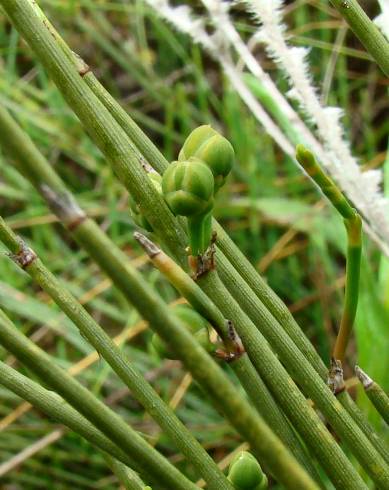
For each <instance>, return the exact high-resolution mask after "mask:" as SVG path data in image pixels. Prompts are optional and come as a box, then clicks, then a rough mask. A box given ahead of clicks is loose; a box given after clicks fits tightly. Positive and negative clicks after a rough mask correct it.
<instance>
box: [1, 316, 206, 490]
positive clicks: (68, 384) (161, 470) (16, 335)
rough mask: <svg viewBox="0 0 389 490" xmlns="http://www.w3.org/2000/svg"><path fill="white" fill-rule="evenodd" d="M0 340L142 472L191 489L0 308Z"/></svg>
mask: <svg viewBox="0 0 389 490" xmlns="http://www.w3.org/2000/svg"><path fill="white" fill-rule="evenodd" d="M0 326H1V328H0V343H1V344H2V345H3V346H4V347H5V348H6V349H7V350H9V351H10V352H12V354H13V355H14V356H15V357H16V358H17V359H18V360H19V361H20V362H22V363H23V364H25V365H26V366H27V367H29V368H30V369H31V370H32V371H34V372H35V373H36V374H37V375H38V376H39V377H40V378H41V379H44V380H45V383H47V385H48V386H50V387H51V388H52V389H54V390H55V391H57V392H58V393H59V394H60V395H61V396H63V397H64V398H65V400H66V401H67V402H68V403H69V404H70V405H72V406H73V407H74V408H75V409H76V410H78V411H79V412H80V413H81V414H82V415H83V416H84V417H85V418H87V419H88V420H89V421H90V422H91V423H92V424H93V425H94V426H96V427H98V428H99V430H101V432H103V434H105V436H106V437H108V438H109V439H110V440H111V441H112V442H114V443H115V444H116V445H117V446H118V447H119V448H120V449H121V450H123V451H124V452H125V453H128V455H129V456H130V458H131V460H134V461H136V462H137V464H139V466H140V467H142V468H143V474H148V473H150V475H153V479H155V480H156V481H161V482H164V484H165V485H166V486H167V488H174V489H181V490H187V489H189V488H190V489H193V490H194V489H195V488H197V487H196V486H195V485H194V484H192V483H191V482H190V481H189V480H188V479H187V478H186V477H185V476H184V475H182V474H181V473H180V472H179V471H178V470H177V469H176V468H175V467H174V466H172V465H171V464H170V463H169V462H168V461H167V460H166V459H165V458H164V457H163V456H161V455H160V454H159V453H158V452H157V451H156V450H155V449H153V448H152V447H151V446H150V445H149V444H148V443H147V442H145V441H144V440H143V439H142V437H140V436H139V435H138V433H137V432H135V431H134V430H133V429H132V428H131V427H130V426H129V425H128V424H127V423H126V422H124V421H123V420H122V419H121V418H120V417H119V416H117V415H116V414H115V413H114V412H113V411H112V410H110V409H109V408H108V407H107V406H106V405H104V404H103V403H102V402H101V401H99V400H98V399H97V398H96V397H95V396H94V395H93V394H92V393H91V392H90V391H89V390H87V389H86V388H85V387H84V386H83V385H82V384H81V383H79V382H78V381H76V380H75V379H74V378H72V377H71V376H70V375H69V374H68V373H66V371H64V370H63V369H61V368H60V367H58V366H57V365H56V364H55V363H54V362H53V361H52V359H51V357H50V356H49V355H47V354H46V353H45V352H44V351H43V350H42V349H40V348H39V347H37V346H36V345H35V344H34V343H33V342H31V341H30V340H29V339H28V338H27V337H25V336H24V335H23V334H21V333H20V332H19V330H18V329H17V328H16V327H15V325H13V323H12V322H11V320H10V319H9V318H8V317H7V316H6V315H5V314H4V312H3V311H2V310H0Z"/></svg>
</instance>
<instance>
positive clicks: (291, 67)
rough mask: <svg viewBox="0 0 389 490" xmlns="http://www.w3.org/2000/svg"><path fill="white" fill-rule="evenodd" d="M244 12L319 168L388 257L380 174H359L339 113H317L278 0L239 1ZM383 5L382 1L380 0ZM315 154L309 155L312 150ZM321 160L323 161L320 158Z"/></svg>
mask: <svg viewBox="0 0 389 490" xmlns="http://www.w3.org/2000/svg"><path fill="white" fill-rule="evenodd" d="M239 1H240V3H243V4H244V5H245V6H247V8H248V10H249V11H250V12H251V13H252V14H253V16H254V19H255V21H256V22H257V23H258V24H259V25H260V27H259V29H258V32H257V34H256V37H257V38H258V40H259V41H261V42H262V43H264V44H265V46H266V49H267V52H268V54H269V55H270V56H271V57H272V58H273V59H274V61H275V62H276V63H277V64H278V65H279V66H280V67H281V68H282V70H283V71H284V72H285V73H286V74H287V76H288V79H289V82H290V85H291V90H290V92H289V95H290V96H293V97H295V98H296V99H297V100H298V102H299V103H300V105H301V107H302V108H303V109H304V111H305V113H306V114H307V116H308V117H309V118H310V120H311V121H312V122H313V123H314V124H315V125H316V127H317V132H318V135H319V136H320V138H321V141H322V142H323V145H324V147H325V150H326V157H325V156H324V155H318V157H319V159H320V160H321V163H322V164H323V166H324V167H325V168H326V169H327V170H328V172H329V173H330V174H331V175H332V176H333V178H334V179H335V181H336V182H337V183H338V184H339V186H340V187H341V188H342V190H343V191H344V192H345V193H346V195H347V196H348V197H349V198H350V200H351V201H352V202H353V203H354V205H355V206H356V207H357V208H358V210H359V211H360V213H361V214H362V216H363V217H364V218H365V220H366V221H367V223H368V229H369V231H370V234H372V235H373V238H375V240H376V241H377V242H378V243H379V244H380V245H381V248H384V251H385V253H386V254H388V252H389V219H388V217H389V213H388V211H389V201H388V200H387V199H386V198H384V196H383V195H382V193H381V192H380V189H379V188H380V182H381V172H380V171H377V170H373V171H367V172H361V169H360V167H359V166H358V164H357V161H356V160H355V158H354V157H353V156H352V154H351V151H350V148H349V145H348V144H347V143H346V141H345V140H344V137H343V133H344V132H343V128H342V126H341V124H340V118H341V116H342V111H341V110H340V109H339V108H335V107H323V106H322V105H321V103H320V100H319V98H318V96H317V89H316V88H315V87H314V86H313V84H312V79H311V76H310V75H309V66H308V63H307V60H306V58H307V54H308V50H307V49H305V48H298V47H291V46H289V45H288V43H287V40H286V38H285V32H286V26H285V25H284V24H283V22H282V7H283V0H239ZM382 1H385V2H387V0H382ZM313 150H314V149H313ZM314 151H315V150H314ZM323 157H325V158H323Z"/></svg>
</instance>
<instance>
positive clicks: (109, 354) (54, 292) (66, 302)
mask: <svg viewBox="0 0 389 490" xmlns="http://www.w3.org/2000/svg"><path fill="white" fill-rule="evenodd" d="M0 239H1V240H2V241H3V242H4V243H5V244H6V246H7V247H8V248H9V249H10V251H11V253H13V254H14V258H15V262H16V263H17V264H18V265H19V266H21V267H22V268H23V269H24V270H25V271H26V272H28V274H30V276H31V277H32V278H33V279H34V280H35V281H36V282H37V283H38V284H39V285H40V286H41V287H42V289H43V290H44V291H46V292H47V293H48V294H49V295H50V296H51V297H52V298H53V300H54V301H55V302H56V303H57V305H58V306H59V307H60V308H61V309H62V311H63V312H64V313H65V314H66V315H67V316H68V317H69V318H70V319H71V320H72V321H73V322H74V324H75V325H76V326H77V327H78V328H79V330H80V332H81V334H82V335H83V336H84V337H85V338H86V339H87V340H88V341H89V342H90V343H91V345H93V347H94V348H95V349H96V351H97V352H99V354H100V355H101V356H102V357H103V358H104V359H105V360H106V361H107V362H108V364H109V365H110V366H111V367H112V369H113V370H114V371H115V372H116V374H117V375H118V376H119V378H120V379H122V380H123V382H124V383H125V384H126V385H127V386H128V387H129V389H130V390H131V392H132V393H133V394H134V396H135V397H136V398H137V399H138V400H139V401H140V403H142V405H143V406H144V407H145V409H146V410H147V411H148V412H149V413H150V414H151V415H152V417H153V418H154V419H155V420H156V421H157V423H158V424H159V425H160V426H161V428H162V429H163V430H164V431H165V433H166V434H167V435H168V436H169V437H170V438H171V439H172V441H173V442H174V443H175V445H176V446H177V447H178V448H179V449H180V450H181V451H182V452H183V454H184V455H185V456H186V457H187V458H188V460H189V461H191V462H192V463H193V465H194V466H195V467H196V468H197V470H198V472H199V474H200V475H201V476H202V477H203V478H204V480H205V481H207V483H208V485H209V487H210V488H214V489H215V490H220V489H222V488H223V489H224V488H225V489H227V490H229V489H230V488H231V484H230V483H229V482H228V481H227V479H226V477H225V476H224V475H223V473H222V471H221V470H220V469H219V468H218V466H217V465H216V464H215V463H214V461H213V460H212V458H211V457H210V456H209V455H208V453H207V452H206V451H205V449H204V448H203V447H202V446H201V444H200V443H199V442H198V441H197V440H196V439H195V438H194V436H193V435H192V433H191V432H190V431H189V430H188V429H187V428H186V427H185V426H184V425H183V424H182V423H181V422H180V420H179V419H178V418H177V416H176V415H175V414H174V412H173V411H172V410H171V408H170V407H168V406H167V405H166V404H165V403H164V402H163V400H162V399H161V398H160V397H159V396H158V394H157V393H156V392H155V390H154V389H153V388H152V386H151V385H150V384H149V383H148V382H147V381H146V380H145V378H144V377H143V376H142V374H141V373H140V372H139V371H138V370H137V369H136V368H135V366H134V365H133V364H132V363H130V362H129V360H128V358H127V356H126V355H125V354H124V353H123V352H122V351H121V350H120V349H119V347H118V346H117V345H116V344H115V343H114V342H113V341H112V339H111V338H110V337H109V336H108V335H107V334H106V333H105V331H104V330H103V329H102V328H101V327H100V325H98V324H97V323H96V322H95V320H94V319H93V318H92V317H91V316H90V315H89V313H88V312H87V311H86V310H85V308H84V307H83V306H81V305H80V303H79V302H78V301H77V300H76V299H75V298H74V297H73V296H72V294H71V293H70V292H69V291H67V290H66V289H65V288H64V287H63V286H62V285H61V283H60V282H59V281H58V280H57V279H56V278H55V276H54V275H53V274H51V272H50V271H49V270H48V269H47V268H46V267H45V266H44V265H43V263H42V262H41V261H40V259H39V258H38V257H37V256H36V254H35V253H34V252H33V251H32V250H31V249H29V248H28V247H27V246H26V245H25V244H24V243H23V242H22V241H21V240H20V239H19V238H18V237H16V235H14V234H13V232H12V231H11V230H10V229H9V228H8V227H7V225H6V224H5V222H4V220H2V219H1V218H0Z"/></svg>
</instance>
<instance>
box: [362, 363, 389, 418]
mask: <svg viewBox="0 0 389 490" xmlns="http://www.w3.org/2000/svg"><path fill="white" fill-rule="evenodd" d="M355 373H356V375H357V376H358V379H359V381H360V382H361V383H362V386H363V388H364V390H365V393H366V395H367V396H368V397H369V400H370V401H371V403H372V404H373V405H374V407H375V408H376V410H377V412H378V413H379V414H380V415H381V417H382V418H383V419H384V420H385V422H386V423H387V424H388V425H389V396H388V395H387V394H386V393H385V391H384V390H383V389H382V388H381V386H380V385H379V384H378V383H376V382H375V381H373V380H372V379H371V378H370V377H369V376H368V375H367V374H366V373H365V372H364V371H362V369H361V368H360V367H359V366H355Z"/></svg>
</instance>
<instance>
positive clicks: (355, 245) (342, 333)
mask: <svg viewBox="0 0 389 490" xmlns="http://www.w3.org/2000/svg"><path fill="white" fill-rule="evenodd" d="M345 226H346V229H347V238H348V240H347V242H348V243H347V258H346V261H347V262H346V288H345V302H344V307H343V314H342V319H341V322H340V328H339V332H338V336H337V338H336V342H335V346H334V351H333V357H334V358H335V359H339V360H340V361H341V362H343V361H344V357H345V352H346V347H347V344H348V341H349V338H350V334H351V331H352V328H353V325H354V321H355V315H356V312H357V306H358V296H359V276H360V270H361V253H362V236H361V227H362V221H361V218H360V216H359V215H358V214H355V216H354V218H350V219H348V220H345Z"/></svg>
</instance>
